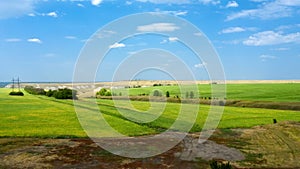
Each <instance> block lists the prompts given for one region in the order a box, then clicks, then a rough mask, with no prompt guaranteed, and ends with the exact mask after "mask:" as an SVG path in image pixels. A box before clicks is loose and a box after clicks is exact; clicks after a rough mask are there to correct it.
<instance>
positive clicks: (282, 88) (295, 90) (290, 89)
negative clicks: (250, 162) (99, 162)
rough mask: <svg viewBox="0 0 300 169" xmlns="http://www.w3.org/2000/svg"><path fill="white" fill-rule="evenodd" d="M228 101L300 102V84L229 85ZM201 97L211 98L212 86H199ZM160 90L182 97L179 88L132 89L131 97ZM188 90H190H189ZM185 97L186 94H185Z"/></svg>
mask: <svg viewBox="0 0 300 169" xmlns="http://www.w3.org/2000/svg"><path fill="white" fill-rule="evenodd" d="M226 87H227V96H226V97H227V99H230V100H249V101H276V102H300V94H299V93H300V83H286V84H227V85H226ZM198 88H199V93H200V96H201V97H210V96H211V85H208V84H201V85H198ZM155 89H159V90H161V91H163V92H164V93H165V92H166V91H169V92H170V94H171V97H173V96H176V95H178V96H180V90H179V87H178V86H156V87H146V88H131V89H129V95H131V96H137V95H139V94H143V93H145V94H150V93H152V92H153V90H155ZM125 90H127V89H118V90H114V91H113V92H115V93H117V94H118V93H119V92H122V93H126V92H125ZM187 90H188V89H187ZM183 94H184V95H185V93H183Z"/></svg>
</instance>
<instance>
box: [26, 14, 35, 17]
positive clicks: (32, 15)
mask: <svg viewBox="0 0 300 169" xmlns="http://www.w3.org/2000/svg"><path fill="white" fill-rule="evenodd" d="M28 16H31V17H34V16H36V15H35V14H34V13H29V14H28Z"/></svg>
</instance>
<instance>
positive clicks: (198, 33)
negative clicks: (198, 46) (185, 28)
mask: <svg viewBox="0 0 300 169" xmlns="http://www.w3.org/2000/svg"><path fill="white" fill-rule="evenodd" d="M194 35H195V36H203V35H202V33H201V32H197V33H194Z"/></svg>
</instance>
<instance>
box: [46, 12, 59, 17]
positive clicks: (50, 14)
mask: <svg viewBox="0 0 300 169" xmlns="http://www.w3.org/2000/svg"><path fill="white" fill-rule="evenodd" d="M46 15H47V16H51V17H54V18H56V17H58V15H57V13H56V12H49V13H47V14H46Z"/></svg>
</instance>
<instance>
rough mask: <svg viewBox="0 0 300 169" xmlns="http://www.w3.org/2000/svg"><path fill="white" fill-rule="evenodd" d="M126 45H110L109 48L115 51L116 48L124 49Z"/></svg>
mask: <svg viewBox="0 0 300 169" xmlns="http://www.w3.org/2000/svg"><path fill="white" fill-rule="evenodd" d="M125 46H126V45H125V44H124V43H114V44H113V45H110V46H109V48H110V49H114V48H124V47H125Z"/></svg>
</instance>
